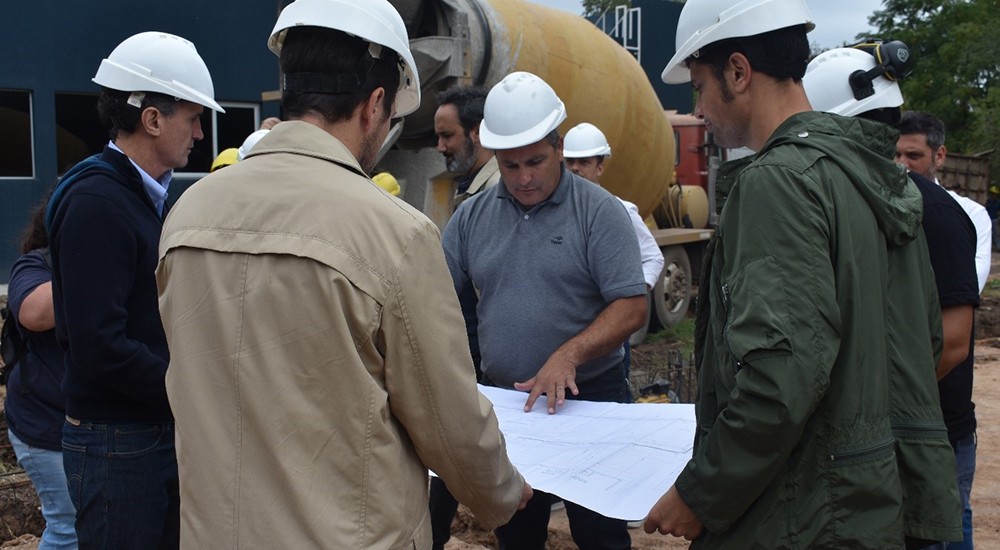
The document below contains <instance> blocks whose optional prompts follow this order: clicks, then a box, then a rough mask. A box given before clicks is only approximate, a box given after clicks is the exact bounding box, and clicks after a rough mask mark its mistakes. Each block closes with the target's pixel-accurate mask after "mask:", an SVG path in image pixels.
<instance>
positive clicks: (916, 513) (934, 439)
mask: <svg viewBox="0 0 1000 550" xmlns="http://www.w3.org/2000/svg"><path fill="white" fill-rule="evenodd" d="M893 433H894V434H895V435H896V462H897V464H898V467H899V478H900V484H901V486H902V491H903V528H904V530H905V533H906V536H907V537H912V538H916V539H922V540H930V541H939V540H961V538H962V504H961V501H960V499H959V495H958V487H957V485H956V484H955V475H954V472H955V453H954V450H952V448H951V444H950V443H949V442H948V431H947V429H945V427H944V425H943V424H937V423H934V424H928V423H926V422H925V423H921V422H919V421H909V422H906V423H900V424H897V425H894V426H893Z"/></svg>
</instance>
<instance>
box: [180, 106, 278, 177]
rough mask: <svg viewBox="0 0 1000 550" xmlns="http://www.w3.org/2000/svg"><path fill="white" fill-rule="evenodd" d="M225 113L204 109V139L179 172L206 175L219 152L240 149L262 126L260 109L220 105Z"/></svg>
mask: <svg viewBox="0 0 1000 550" xmlns="http://www.w3.org/2000/svg"><path fill="white" fill-rule="evenodd" d="M219 105H222V108H223V109H225V110H226V112H225V113H216V112H215V111H213V110H211V109H205V111H204V112H202V114H201V129H202V132H204V134H205V139H203V140H201V141H196V142H195V144H194V149H192V150H191V155H190V156H188V165H187V166H185V167H184V168H181V169H179V170H177V172H182V173H185V174H190V173H195V174H201V173H204V174H207V173H208V171H209V169H210V168H211V167H212V161H213V160H215V157H216V156H217V155H218V154H219V151H222V150H223V149H227V148H229V147H239V146H240V145H241V144H242V143H243V140H244V139H246V137H247V136H249V135H250V134H251V133H253V131H254V130H256V129H257V127H258V125H259V124H260V105H257V104H256V103H235V102H226V101H220V102H219Z"/></svg>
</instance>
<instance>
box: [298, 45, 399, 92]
mask: <svg viewBox="0 0 1000 550" xmlns="http://www.w3.org/2000/svg"><path fill="white" fill-rule="evenodd" d="M380 50H381V48H380V49H379V51H376V52H375V55H372V53H371V49H369V50H366V51H365V53H364V54H362V56H361V58H360V59H358V63H357V65H356V66H355V67H354V71H353V72H349V73H285V74H284V76H283V78H282V85H281V88H282V89H283V90H285V91H286V92H295V93H300V94H353V93H356V92H358V91H360V90H361V86H362V85H363V84H364V83H365V81H366V80H368V73H370V72H371V70H372V67H374V66H375V59H377V58H378V57H380V56H381V51H380Z"/></svg>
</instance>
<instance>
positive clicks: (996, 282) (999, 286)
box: [980, 279, 1000, 298]
mask: <svg viewBox="0 0 1000 550" xmlns="http://www.w3.org/2000/svg"><path fill="white" fill-rule="evenodd" d="M980 294H981V296H982V297H984V298H1000V279H990V280H988V281H986V286H984V287H983V291H982V293H980Z"/></svg>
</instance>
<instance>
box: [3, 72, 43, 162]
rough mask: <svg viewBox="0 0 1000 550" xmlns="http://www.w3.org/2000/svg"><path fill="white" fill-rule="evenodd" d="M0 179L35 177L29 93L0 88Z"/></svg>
mask: <svg viewBox="0 0 1000 550" xmlns="http://www.w3.org/2000/svg"><path fill="white" fill-rule="evenodd" d="M0 128H3V131H2V132H0V151H3V154H2V155H0V178H33V177H35V152H34V146H33V144H32V139H31V128H32V116H31V92H29V91H27V90H0Z"/></svg>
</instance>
